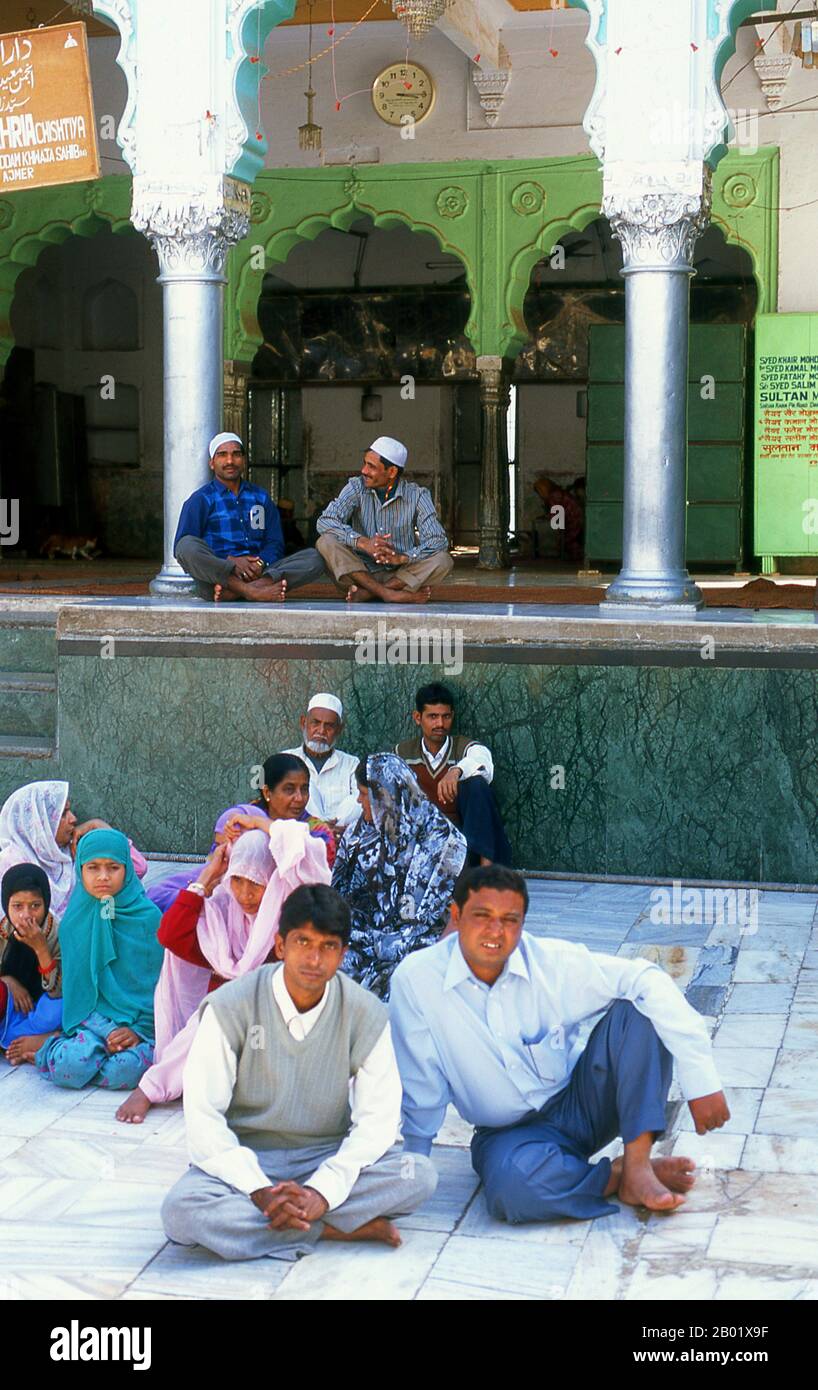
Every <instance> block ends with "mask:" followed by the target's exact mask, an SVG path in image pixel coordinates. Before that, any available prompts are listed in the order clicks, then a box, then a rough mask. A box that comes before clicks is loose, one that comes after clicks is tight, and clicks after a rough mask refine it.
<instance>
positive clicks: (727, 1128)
mask: <svg viewBox="0 0 818 1390" xmlns="http://www.w3.org/2000/svg"><path fill="white" fill-rule="evenodd" d="M718 1065H719V1059H718V1057H717V1058H716V1066H717V1067H718ZM724 1094H725V1095H726V1097H727V1104H728V1105H729V1107H730V1119H729V1120H728V1121H727V1124H726V1125H723V1126H722V1127H721V1129H720V1130H719V1134H749V1133H750V1132H751V1130H752V1129H753V1128H754V1126H755V1120H756V1115H757V1114H758V1107H759V1105H760V1103H761V1097H762V1095H763V1091H762V1090H761V1087H754V1086H735V1087H734V1086H725V1088H724ZM677 1125H678V1128H679V1129H680V1130H681V1131H682V1132H686V1131H688V1130H693V1131H694V1133H695V1129H696V1126H695V1125H694V1123H693V1116H692V1115H691V1113H690V1110H689V1108H688V1106H687V1103H685V1104H684V1105H683V1106H682V1109H681V1111H680V1114H679V1119H678V1122H677Z"/></svg>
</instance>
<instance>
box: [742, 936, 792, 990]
mask: <svg viewBox="0 0 818 1390" xmlns="http://www.w3.org/2000/svg"><path fill="white" fill-rule="evenodd" d="M802 956H803V951H802V950H794V949H793V948H792V947H789V946H776V947H774V948H772V949H770V950H767V951H761V950H757V949H756V947H755V945H753V946H748V948H747V949H744V947H742V949H741V950H740V951H739V953H738V959H737V960H736V964H735V967H734V970H733V980H734V982H735V983H736V984H737V985H738V984H742V985H743V984H789V983H790V982H791V981H793V980H796V979H797V978H798V971H799V970H800V968H801V959H802Z"/></svg>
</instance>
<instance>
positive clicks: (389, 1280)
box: [273, 1227, 457, 1303]
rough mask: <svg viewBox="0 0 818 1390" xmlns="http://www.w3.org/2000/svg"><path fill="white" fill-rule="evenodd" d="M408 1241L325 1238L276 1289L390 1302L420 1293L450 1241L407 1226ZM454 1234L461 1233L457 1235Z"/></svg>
mask: <svg viewBox="0 0 818 1390" xmlns="http://www.w3.org/2000/svg"><path fill="white" fill-rule="evenodd" d="M401 1229H402V1232H403V1245H402V1246H401V1247H400V1249H399V1250H391V1249H389V1248H388V1247H387V1246H385V1245H374V1244H371V1243H369V1244H367V1243H365V1242H361V1244H360V1245H346V1244H345V1245H333V1244H332V1243H330V1242H322V1243H321V1244H320V1245H319V1246H318V1247H317V1249H316V1250H315V1252H314V1254H312V1255H310V1256H308V1257H307V1258H306V1259H303V1260H299V1261H298V1263H297V1264H296V1265H291V1266H290V1269H289V1272H288V1273H287V1275H286V1276H285V1278H284V1279H283V1280H282V1282H281V1284H280V1285H279V1287H278V1289H277V1290H276V1292H275V1294H274V1295H273V1297H274V1301H276V1302H278V1301H279V1299H286V1300H290V1301H294V1300H301V1299H303V1300H311V1301H316V1302H334V1301H345V1300H350V1301H354V1302H356V1303H358V1302H363V1303H366V1302H384V1301H395V1300H398V1299H408V1298H414V1296H415V1294H416V1293H417V1292H418V1290H419V1289H420V1288H421V1286H422V1284H423V1282H424V1280H425V1279H426V1278H427V1277H428V1275H429V1274H430V1273H431V1271H432V1268H433V1267H434V1265H435V1261H436V1260H437V1257H438V1255H439V1254H440V1252H441V1250H442V1249H443V1247H444V1245H445V1244H446V1242H447V1238H446V1236H445V1235H444V1234H443V1233H442V1232H440V1231H410V1230H407V1229H406V1228H405V1227H402V1228H401ZM449 1239H450V1241H451V1240H455V1239H457V1237H455V1236H452V1237H450V1238H449Z"/></svg>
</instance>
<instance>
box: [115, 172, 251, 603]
mask: <svg viewBox="0 0 818 1390" xmlns="http://www.w3.org/2000/svg"><path fill="white" fill-rule="evenodd" d="M214 192H215V195H216V196H215V197H214ZM249 193H250V190H249V187H247V186H246V185H240V184H236V183H235V181H234V180H232V179H224V180H219V185H218V188H217V189H216V190H214V189H210V188H208V189H206V190H204V196H203V191H202V190H198V189H197V191H196V193H194V194H192V195H185V194H184V193H181V192H176V195H175V197H174V196H172V194H171V191H170V190H167V191H165V190H155V189H151V190H146V189H145V187H144V186H143V187H141V188H138V187H137V183H136V181H135V185H134V211H133V214H132V220H133V223H134V225H135V226H136V227H138V228H139V229H140V231H144V232H145V234H146V235H147V236H148V237H149V239H150V241H151V243H152V245H153V247H154V249H155V251H156V254H157V256H158V257H159V266H160V270H161V274H160V275H159V284H160V285H161V286H162V298H163V310H164V513H165V526H164V564H163V566H162V569H161V570H160V572H159V574H158V575H157V576H156V578H155V579H154V580H153V581H152V583H151V586H150V590H151V593H152V594H153V595H155V596H159V597H161V596H165V597H169V596H173V597H184V595H186V594H189V593H192V592H193V581H192V580H191V579H190V577H189V576H188V575H187V574H185V572H184V570H183V569H182V568H181V566H180V565H179V564H178V563H177V561H176V559H175V558H174V554H173V539H174V536H175V534H176V527H177V525H178V522H179V513H180V512H181V510H182V505H183V503H184V501H185V499H186V498H187V497H189V496H190V494H191V493H192V492H194V491H195V490H196V488H198V487H201V486H202V485H203V483H206V482H207V480H208V478H209V477H210V469H209V466H208V454H207V446H208V442H209V441H210V439H212V437H213V435H214V434H217V433H218V432H219V431H220V430H221V429H222V428H223V425H222V392H223V389H224V335H223V322H224V286H225V284H226V280H225V275H224V267H225V262H226V259H227V253H228V251H229V249H230V247H231V246H232V245H233V244H234V243H235V242H237V241H238V240H240V238H241V237H243V236H245V235H246V232H247V228H248V225H249V220H248V214H249V201H250V199H249Z"/></svg>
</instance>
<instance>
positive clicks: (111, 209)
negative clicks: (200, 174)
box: [0, 174, 137, 368]
mask: <svg viewBox="0 0 818 1390" xmlns="http://www.w3.org/2000/svg"><path fill="white" fill-rule="evenodd" d="M130 207H131V180H130V179H129V178H128V176H127V175H126V174H112V175H110V176H109V177H108V178H104V179H98V180H97V181H96V182H94V183H74V184H63V185H61V186H59V187H50V188H33V189H30V190H28V191H27V192H25V193H17V194H15V195H14V196H13V197H11V198H0V368H4V367H5V365H6V362H7V361H8V357H9V353H10V352H11V349H12V348H13V346H14V334H13V332H12V327H11V305H12V301H13V299H14V288H15V285H16V283H17V277H18V275H20V274H21V272H22V271H23V270H25V269H26V268H27V267H28V266H33V265H36V263H37V261H38V259H39V257H40V253H41V252H42V251H43V250H45V248H46V247H47V246H54V245H59V244H60V243H61V242H63V241H65V240H66V239H67V238H68V237H70V236H86V237H92V236H97V235H98V234H99V233H101V232H114V233H117V234H122V233H132V234H133V235H134V236H136V235H137V233H136V232H134V229H133V227H132V225H131V221H130Z"/></svg>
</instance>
